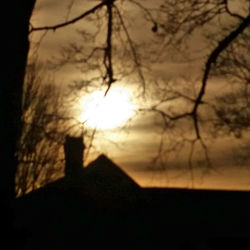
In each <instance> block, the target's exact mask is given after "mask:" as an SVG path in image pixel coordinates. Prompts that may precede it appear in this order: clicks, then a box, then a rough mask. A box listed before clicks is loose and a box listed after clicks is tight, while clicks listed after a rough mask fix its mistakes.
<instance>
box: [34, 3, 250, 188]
mask: <svg viewBox="0 0 250 250" xmlns="http://www.w3.org/2000/svg"><path fill="white" fill-rule="evenodd" d="M160 1H161V0H159V1H157V3H158V2H160ZM83 2H84V4H83ZM152 2H153V1H145V3H146V4H148V6H150V5H152ZM71 3H73V4H72V6H71ZM97 3H98V1H94V0H93V1H80V0H78V1H77V0H75V1H68V0H60V1H59V0H58V1H51V0H37V2H36V8H35V11H34V14H33V16H32V20H31V23H32V25H33V26H34V27H38V26H44V25H53V24H57V23H60V22H64V21H65V20H70V18H72V17H74V16H77V15H79V14H80V13H82V12H84V11H86V10H88V9H89V8H91V7H92V6H94V5H96V4H97ZM154 3H156V1H154ZM231 4H232V5H231V6H233V7H232V8H234V10H237V8H236V7H237V6H236V7H235V5H234V3H233V1H231ZM121 10H122V11H123V13H124V14H127V13H129V15H130V16H129V18H128V20H127V19H126V21H127V25H128V27H129V30H130V31H131V33H130V34H131V37H132V39H133V40H134V41H136V42H137V43H138V44H140V43H141V44H142V43H145V44H146V45H145V46H146V47H145V48H148V47H147V46H150V45H152V46H151V47H149V48H151V49H152V50H153V52H151V53H156V52H155V50H156V49H158V53H159V49H161V48H159V44H157V46H154V45H156V41H155V40H154V39H155V38H154V37H153V34H152V32H151V27H150V25H149V24H148V23H147V22H145V21H143V19H142V18H140V14H138V10H136V8H135V9H133V8H132V9H130V10H129V12H128V10H127V9H126V8H125V7H124V8H123V6H121ZM102 15H103V13H100V16H102ZM127 15H128V14H127ZM104 20H105V19H104ZM91 23H92V22H91V20H87V19H86V20H83V21H80V22H78V23H76V24H74V25H70V26H68V27H65V28H62V29H58V30H56V31H49V32H47V33H46V34H45V33H44V32H43V31H41V32H34V33H32V34H31V41H32V42H35V41H39V40H40V39H41V43H40V45H39V48H38V49H37V50H35V51H36V52H37V53H38V55H39V60H41V61H43V62H45V63H46V62H47V61H48V60H49V61H53V60H54V59H55V58H58V57H60V51H61V49H62V47H66V46H67V45H68V44H69V43H72V42H74V43H76V44H80V45H81V44H82V46H83V48H85V47H84V46H85V44H83V41H82V40H81V37H80V36H79V33H77V32H76V30H82V29H85V30H86V31H87V32H93V30H94V29H95V27H92V26H91V25H92V24H91ZM98 25H100V33H101V32H103V29H104V27H105V26H104V25H103V23H98ZM102 39H103V37H102V35H100V37H97V39H96V40H95V41H94V42H93V43H95V44H96V46H98V44H97V43H98V41H102ZM154 43H155V44H154ZM118 45H119V44H118ZM136 49H137V50H138V51H141V50H142V49H143V47H142V45H141V46H139V47H137V48H136ZM207 49H208V44H207V43H206V41H205V40H204V38H203V37H202V36H201V34H200V32H199V31H198V32H197V33H195V34H194V36H193V37H192V38H191V39H190V40H189V51H191V52H190V53H191V54H192V57H193V58H197V59H196V60H191V61H189V62H186V61H185V60H184V59H185V58H183V57H182V56H184V55H182V56H181V55H177V53H176V52H175V51H174V50H170V51H169V53H160V54H159V57H158V58H159V60H158V61H157V62H152V63H150V69H149V70H148V71H145V72H144V73H145V75H146V77H147V79H148V82H149V85H148V89H151V88H152V91H151V92H149V94H148V96H147V99H144V98H142V97H141V96H140V97H139V98H138V97H137V96H136V95H137V93H138V86H139V83H138V79H137V80H136V79H135V77H134V76H133V77H126V76H125V77H123V78H119V79H118V82H117V83H115V85H116V86H118V87H120V88H124V89H125V90H124V91H130V92H131V95H132V98H131V99H132V100H133V101H132V102H131V103H129V104H130V105H134V106H133V107H135V106H136V107H139V108H147V107H148V106H150V105H152V104H155V103H157V101H158V100H157V97H159V95H157V93H155V95H154V91H155V84H156V82H157V83H160V84H162V83H164V82H171V83H172V85H170V87H171V88H172V86H175V87H176V88H177V89H178V88H180V89H181V90H182V91H183V89H184V90H185V88H186V90H185V91H186V92H185V91H184V93H191V92H192V91H194V92H195V91H196V87H194V86H196V85H195V84H194V83H195V82H196V81H197V79H199V77H200V76H201V73H202V68H203V63H204V55H206V53H207ZM33 51H34V50H33ZM115 53H116V55H119V53H120V51H116V52H115ZM148 55H150V52H149V51H148V50H147V51H145V54H144V56H145V60H147V56H148ZM124 56H125V58H126V56H128V55H124ZM143 59H144V58H143ZM126 60H127V59H125V60H124V59H123V61H122V63H121V65H120V66H119V67H120V68H119V67H118V66H117V67H118V68H119V70H117V72H118V73H119V72H120V71H121V70H123V69H124V68H126V67H130V65H129V63H128V62H127V61H126ZM117 65H119V64H117ZM95 73H96V72H92V73H91V74H95ZM53 74H54V78H55V82H56V84H57V85H58V86H60V87H62V88H67V86H68V85H69V84H71V83H72V82H74V81H75V80H76V79H79V78H84V77H89V76H87V73H86V72H85V73H83V72H81V70H79V68H76V67H74V66H72V65H67V66H64V67H62V68H61V69H59V70H56V71H54V73H53ZM118 75H119V74H118ZM183 79H185V81H184V80H183ZM196 84H198V83H196ZM139 87H140V86H139ZM225 88H228V91H231V86H228V85H227V83H226V82H225V79H223V78H222V77H213V78H211V80H210V82H209V87H208V90H207V95H206V100H210V98H214V97H215V96H221V93H224V92H222V91H227V90H226V89H225ZM97 89H98V88H97ZM126 89H127V90H126ZM111 90H112V87H111ZM191 94H192V93H191ZM113 100H114V102H116V103H117V101H116V100H115V99H113ZM114 105H116V104H114ZM169 105H170V106H171V108H172V109H173V110H174V109H176V110H177V111H178V112H179V110H181V109H185V108H188V104H186V103H183V102H178V101H176V100H175V101H173V102H172V103H170V104H169ZM172 106H173V107H172ZM107 107H109V106H107ZM176 107H177V108H176ZM101 112H103V111H101ZM126 112H127V111H126V110H125V109H124V110H123V113H126ZM131 112H132V113H133V115H130V116H128V118H130V119H129V121H128V122H127V123H126V125H125V127H124V126H123V127H122V128H114V127H111V128H110V127H109V126H106V127H104V128H103V129H101V130H100V131H99V132H97V134H96V140H95V148H96V152H98V153H105V154H107V155H108V156H109V157H110V158H112V159H113V160H114V161H115V162H116V163H117V164H118V165H120V166H121V167H122V168H123V169H124V170H125V171H126V172H128V173H129V174H131V175H132V176H133V177H134V178H135V180H136V181H138V182H139V183H140V184H141V185H147V186H148V185H149V186H152V185H153V186H178V187H180V186H181V187H199V188H223V189H227V188H228V189H249V190H250V168H249V163H250V159H249V158H248V159H246V160H245V161H244V162H241V163H239V162H237V154H238V155H240V154H243V155H244V154H245V155H244V156H245V158H247V153H246V152H249V150H250V144H249V137H250V136H249V133H246V134H244V136H245V137H242V138H241V139H235V138H234V137H224V138H223V139H218V138H212V137H211V136H208V135H207V134H206V132H204V135H205V136H204V137H205V138H207V140H206V144H207V147H208V149H209V154H210V156H211V159H212V162H213V163H212V166H213V168H214V169H215V170H216V171H215V170H209V171H205V172H203V171H202V170H201V169H197V170H194V172H193V173H192V174H191V173H190V171H189V170H188V169H189V168H188V166H187V165H188V154H189V152H190V144H188V143H187V144H185V145H183V147H182V148H178V147H177V149H176V150H175V151H174V152H171V153H170V156H169V159H168V162H167V164H166V165H165V167H164V168H163V169H164V170H162V169H161V168H157V167H155V168H153V167H152V159H153V157H155V156H156V155H157V152H158V149H159V145H160V141H161V134H160V132H161V127H160V126H158V125H159V123H160V121H161V120H160V118H159V117H157V116H154V115H153V114H152V113H145V112H134V111H131ZM204 112H206V111H204ZM205 114H206V113H205ZM116 116H118V114H116ZM76 118H79V117H76ZM109 119H112V118H109ZM176 127H177V128H176V129H174V130H171V129H170V130H169V134H167V135H166V136H165V137H164V140H165V143H167V142H171V140H175V141H178V140H179V141H181V137H178V136H180V134H177V132H178V131H179V132H180V131H184V132H182V133H181V136H183V135H184V134H185V135H186V136H187V137H188V136H189V135H190V136H191V135H192V134H193V131H192V127H191V125H190V122H189V121H183V122H179V123H177V125H176ZM195 150H196V151H195V153H196V155H195V157H196V156H197V159H198V160H199V157H200V156H201V154H202V150H201V146H200V145H199V143H197V144H196V145H195ZM237 152H238V153H237ZM200 164H203V163H202V162H201V163H200ZM217 170H218V171H217ZM192 181H194V182H192Z"/></svg>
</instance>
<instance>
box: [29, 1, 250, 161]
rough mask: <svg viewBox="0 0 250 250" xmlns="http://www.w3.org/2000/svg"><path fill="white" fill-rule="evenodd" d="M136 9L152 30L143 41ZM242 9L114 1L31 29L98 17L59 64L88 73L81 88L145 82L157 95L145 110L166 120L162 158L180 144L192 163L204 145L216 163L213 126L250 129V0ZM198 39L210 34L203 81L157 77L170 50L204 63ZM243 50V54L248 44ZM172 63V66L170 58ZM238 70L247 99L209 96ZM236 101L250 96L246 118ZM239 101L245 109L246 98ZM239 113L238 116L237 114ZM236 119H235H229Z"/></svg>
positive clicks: (149, 93) (146, 91)
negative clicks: (216, 82) (209, 140)
mask: <svg viewBox="0 0 250 250" xmlns="http://www.w3.org/2000/svg"><path fill="white" fill-rule="evenodd" d="M131 7H133V8H135V9H136V11H137V12H136V14H137V16H140V19H141V20H143V24H145V31H147V34H149V35H148V36H147V39H148V41H146V42H145V41H144V40H143V39H144V37H143V38H142V39H140V35H139V36H138V34H135V33H136V32H135V31H134V26H133V25H132V24H131V22H129V18H131V16H133V15H132V11H130V10H131ZM236 7H237V8H236ZM236 7H235V6H234V4H233V2H232V1H224V0H221V1H215V0H206V1H203V0H198V1H197V0H191V1H186V0H182V1H176V0H168V1H157V3H155V4H154V5H152V4H150V2H149V1H146V2H144V3H141V2H139V1H136V0H127V1H118V0H116V1H114V0H113V1H111V0H109V1H108V0H107V1H101V2H100V3H98V4H96V5H95V6H94V7H92V8H90V9H89V10H87V11H85V12H83V13H82V14H80V15H79V16H77V17H75V18H72V19H70V20H66V21H65V22H62V23H59V24H56V25H51V26H44V27H33V26H31V29H30V32H31V33H33V32H37V31H50V30H52V31H55V30H57V29H60V28H63V27H65V26H68V25H72V24H74V23H76V22H78V21H80V20H82V19H86V18H90V16H91V18H90V19H89V22H91V23H92V25H93V27H94V28H93V29H92V30H88V29H87V28H85V27H84V28H83V29H81V30H78V33H79V35H80V36H81V37H82V39H83V40H82V41H83V42H82V43H80V44H79V43H76V42H72V43H71V44H70V45H68V46H65V47H64V48H63V50H62V53H61V56H60V57H59V58H58V60H57V61H56V64H55V66H57V67H58V66H59V67H62V66H64V65H65V64H68V63H73V64H75V65H76V66H77V67H78V68H79V69H80V70H81V72H83V73H84V78H83V79H80V80H78V81H76V82H75V83H74V85H73V87H74V88H75V89H77V90H82V88H85V89H89V88H90V89H91V86H93V85H95V86H100V85H103V84H105V85H106V87H107V88H106V94H108V91H109V89H110V87H111V86H112V84H114V83H115V82H117V81H119V80H122V79H124V78H126V77H127V78H128V79H129V77H130V81H131V79H132V80H133V81H135V82H137V83H140V84H141V85H140V86H142V90H143V92H141V93H143V96H144V97H149V98H150V99H151V103H152V104H151V105H149V106H143V105H142V107H141V108H140V109H139V110H140V111H141V112H153V113H154V114H155V115H156V116H158V117H160V118H161V122H160V123H159V125H160V126H161V127H162V132H161V133H162V139H161V141H160V144H159V148H158V152H159V154H157V158H156V159H157V160H161V159H162V160H163V161H164V160H165V159H166V157H168V155H169V153H170V152H180V148H183V147H188V148H189V153H188V155H187V161H188V163H189V164H188V165H189V166H192V159H193V155H194V151H195V148H196V147H197V144H199V148H201V149H202V150H203V155H204V158H205V159H206V160H207V162H208V148H207V146H206V141H205V138H204V135H205V134H206V133H205V130H206V127H207V126H208V125H207V124H211V125H212V126H214V128H216V129H218V128H222V127H224V128H228V129H229V130H230V129H232V128H233V129H234V131H236V130H238V129H240V130H241V129H243V127H244V128H247V127H248V124H249V122H248V119H247V117H248V112H249V111H248V108H247V107H248V106H247V103H248V94H249V91H248V90H247V89H248V87H246V86H248V82H249V80H248V79H249V78H248V76H247V75H246V73H245V72H247V71H248V66H247V65H248V64H249V62H248V61H247V57H245V58H244V57H242V56H241V61H240V62H239V59H238V56H239V55H240V54H239V47H240V46H242V44H244V45H243V47H244V50H245V53H248V52H249V51H248V49H247V48H249V44H248V43H249V42H248V41H249V40H248V39H246V37H247V32H248V31H249V23H250V15H249V2H248V1H242V2H240V3H238V5H237V6H236ZM133 20H135V19H133ZM215 25H216V27H215ZM147 29H148V30H147ZM136 35H137V36H136ZM138 37H139V38H138ZM244 37H245V38H244ZM196 38H202V39H204V41H205V44H206V45H207V46H206V48H205V49H203V50H202V52H201V53H200V54H199V67H200V69H201V70H200V72H199V73H198V74H197V75H196V78H195V80H194V79H192V78H187V76H183V77H179V79H177V80H176V79H174V78H171V77H165V76H162V75H160V76H157V73H155V72H154V67H151V66H152V65H164V64H165V63H166V60H167V58H168V55H169V57H171V56H174V57H175V60H178V58H179V59H180V58H181V60H182V62H185V63H191V62H192V61H194V60H196V58H195V55H194V53H193V52H194V50H191V47H192V44H193V43H194V41H192V39H196ZM234 47H235V49H234ZM236 47H237V49H236ZM233 49H234V51H233V53H232V50H233ZM240 50H242V51H243V49H242V48H241V49H240ZM173 51H174V52H173ZM196 55H197V54H196ZM223 58H224V59H223ZM230 58H231V59H230ZM240 65H241V66H240ZM235 66H237V67H235ZM162 67H163V66H162ZM165 67H168V64H167V63H166V66H165ZM236 69H237V71H236ZM230 74H231V75H232V74H234V79H237V80H238V81H240V82H241V81H242V78H244V80H243V81H244V82H245V83H244V86H245V88H244V93H241V94H240V98H237V97H236V96H235V97H233V96H232V95H230V94H229V95H224V96H222V97H220V98H215V99H214V100H211V99H209V98H208V94H207V89H208V86H209V83H210V82H209V81H210V79H211V77H212V76H213V77H214V76H218V75H219V77H220V78H223V79H226V77H227V76H229V75H230ZM180 79H181V80H180ZM177 81H178V84H177ZM148 83H150V84H148ZM229 84H232V83H229ZM243 96H244V98H243ZM233 99H235V100H236V99H237V102H238V100H239V99H240V100H243V99H244V101H243V102H244V105H245V106H244V107H245V108H244V109H240V110H241V112H240V113H241V114H242V111H243V110H244V112H243V113H244V115H243V116H242V117H239V115H238V114H239V112H238V111H236V110H235V109H234V110H232V107H230V108H227V106H228V105H227V104H228V103H227V102H232V100H233ZM225 100H226V101H225ZM235 106H236V107H237V109H238V108H240V105H238V103H235ZM236 113H237V115H238V116H237V119H235V118H232V117H234V115H235V114H236ZM228 116H229V117H231V118H232V119H231V118H230V119H231V120H230V119H229V120H230V121H232V120H233V122H231V123H230V122H228ZM183 123H184V124H185V126H183ZM236 123H237V126H236V125H235V124H236ZM181 124H182V125H181ZM233 124H234V125H233ZM190 131H192V132H191V133H190ZM237 133H238V132H237ZM206 135H207V134H206ZM166 145H167V147H165V146H166ZM160 156H161V157H160ZM162 156H163V157H162Z"/></svg>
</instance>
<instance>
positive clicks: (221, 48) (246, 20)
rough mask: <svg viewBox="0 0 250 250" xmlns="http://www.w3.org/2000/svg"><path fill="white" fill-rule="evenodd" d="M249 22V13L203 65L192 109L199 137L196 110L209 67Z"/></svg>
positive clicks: (204, 89) (204, 88) (205, 84)
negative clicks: (197, 92)
mask: <svg viewBox="0 0 250 250" xmlns="http://www.w3.org/2000/svg"><path fill="white" fill-rule="evenodd" d="M249 24H250V15H249V16H248V17H246V18H245V19H244V21H243V22H242V23H241V24H240V25H239V26H238V27H237V28H236V29H235V30H233V31H232V32H231V33H230V34H229V35H228V36H226V37H225V38H224V39H223V40H221V41H220V42H219V44H218V46H217V47H216V48H215V49H214V50H213V51H212V53H211V54H210V55H209V57H208V59H207V62H206V65H205V71H204V74H203V78H202V85H201V88H200V91H199V94H198V97H197V99H196V101H195V104H194V107H193V111H192V115H193V119H194V126H195V131H196V135H197V138H200V132H199V126H198V117H197V110H198V107H199V105H200V104H201V103H202V98H203V96H204V95H205V91H206V86H207V81H208V77H209V74H210V71H211V67H212V65H213V64H215V63H216V60H217V58H218V56H219V55H220V53H221V52H222V51H224V50H225V49H226V48H227V47H228V46H229V45H230V44H231V42H232V41H234V40H235V39H236V38H237V37H238V35H240V34H241V33H242V32H243V31H244V30H245V28H246V27H247V26H248V25H249Z"/></svg>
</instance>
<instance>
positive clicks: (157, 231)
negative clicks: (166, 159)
mask: <svg viewBox="0 0 250 250" xmlns="http://www.w3.org/2000/svg"><path fill="white" fill-rule="evenodd" d="M15 209H16V210H15V214H16V217H15V233H16V235H17V236H18V237H17V242H18V243H17V245H18V249H99V248H101V249H103V248H104V247H108V248H109V249H178V250H179V249H197V250H198V249H204V250H208V249H230V248H231V249H250V193H249V192H226V191H225V192H223V191H198V190H196V191H194V190H183V189H179V190H178V189H142V188H139V189H136V190H134V192H133V194H131V193H129V197H124V196H119V195H118V196H117V195H115V193H112V192H110V193H105V194H103V193H102V191H101V190H95V191H90V190H88V189H86V188H85V189H84V188H81V189H79V188H77V187H72V188H67V189H64V188H62V187H61V188H60V187H57V188H55V187H53V186H52V187H49V188H47V189H46V190H40V191H39V190H38V191H37V192H34V193H33V194H31V195H28V196H25V197H23V198H20V199H18V200H17V201H16V204H15ZM245 244H247V245H245Z"/></svg>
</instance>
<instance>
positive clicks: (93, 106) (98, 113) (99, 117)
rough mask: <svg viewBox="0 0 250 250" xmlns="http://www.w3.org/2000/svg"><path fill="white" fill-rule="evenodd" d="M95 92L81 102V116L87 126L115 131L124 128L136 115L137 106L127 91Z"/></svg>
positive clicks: (80, 118)
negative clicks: (117, 128) (120, 127)
mask: <svg viewBox="0 0 250 250" xmlns="http://www.w3.org/2000/svg"><path fill="white" fill-rule="evenodd" d="M104 93H105V91H95V92H93V93H92V94H90V95H89V96H88V97H83V98H82V99H81V101H80V106H81V109H82V112H81V114H80V116H79V120H80V121H81V122H85V125H86V126H88V127H92V128H98V129H103V130H105V129H114V128H116V127H119V126H122V125H123V124H125V122H126V121H127V120H128V119H129V118H131V117H132V116H133V115H134V112H135V108H136V106H135V105H133V104H132V102H131V93H130V91H129V90H127V89H114V88H113V89H112V88H111V89H110V91H109V92H108V94H107V95H106V96H104Z"/></svg>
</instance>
